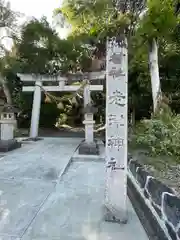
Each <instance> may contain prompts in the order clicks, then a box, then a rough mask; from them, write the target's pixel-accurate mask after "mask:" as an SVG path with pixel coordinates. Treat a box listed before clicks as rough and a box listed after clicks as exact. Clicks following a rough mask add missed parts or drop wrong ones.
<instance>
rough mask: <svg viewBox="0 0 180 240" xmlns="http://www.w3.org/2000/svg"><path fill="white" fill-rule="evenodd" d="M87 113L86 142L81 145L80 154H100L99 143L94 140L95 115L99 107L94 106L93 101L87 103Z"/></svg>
mask: <svg viewBox="0 0 180 240" xmlns="http://www.w3.org/2000/svg"><path fill="white" fill-rule="evenodd" d="M83 112H84V114H85V120H84V121H83V124H84V125H85V142H83V143H82V144H81V145H80V147H79V154H83V155H98V154H99V148H98V145H97V143H96V142H95V141H94V123H95V121H94V119H93V116H94V114H95V113H97V108H95V107H94V106H92V104H91V103H89V104H87V105H86V106H85V108H84V110H83Z"/></svg>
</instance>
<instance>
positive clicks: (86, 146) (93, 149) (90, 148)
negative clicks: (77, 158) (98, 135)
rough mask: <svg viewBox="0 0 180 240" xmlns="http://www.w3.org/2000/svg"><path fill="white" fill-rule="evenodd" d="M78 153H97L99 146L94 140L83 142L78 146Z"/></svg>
mask: <svg viewBox="0 0 180 240" xmlns="http://www.w3.org/2000/svg"><path fill="white" fill-rule="evenodd" d="M79 154H80V155H99V146H98V144H97V143H96V142H92V143H87V142H83V143H81V144H80V146H79Z"/></svg>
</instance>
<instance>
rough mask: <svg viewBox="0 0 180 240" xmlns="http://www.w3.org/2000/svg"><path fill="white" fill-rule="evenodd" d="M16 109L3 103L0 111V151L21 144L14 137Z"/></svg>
mask: <svg viewBox="0 0 180 240" xmlns="http://www.w3.org/2000/svg"><path fill="white" fill-rule="evenodd" d="M15 113H16V109H15V108H14V107H12V106H9V105H5V106H4V108H3V109H2V111H1V116H0V125H1V139H0V151H1V152H7V151H11V150H13V149H16V148H18V147H20V146H21V144H20V143H19V142H17V140H15V139H14V130H15V128H16V124H17V122H16V119H15Z"/></svg>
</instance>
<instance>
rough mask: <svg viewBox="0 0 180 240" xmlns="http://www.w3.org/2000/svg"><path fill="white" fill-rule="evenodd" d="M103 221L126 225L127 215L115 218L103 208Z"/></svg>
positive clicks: (109, 211)
mask: <svg viewBox="0 0 180 240" xmlns="http://www.w3.org/2000/svg"><path fill="white" fill-rule="evenodd" d="M104 220H105V221H106V222H113V223H120V224H126V223H127V215H126V214H124V216H122V218H117V217H115V214H113V213H112V212H111V210H109V209H108V208H107V207H106V206H104Z"/></svg>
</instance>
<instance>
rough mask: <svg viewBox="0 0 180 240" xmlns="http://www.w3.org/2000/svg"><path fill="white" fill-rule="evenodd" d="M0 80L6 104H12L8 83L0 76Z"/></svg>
mask: <svg viewBox="0 0 180 240" xmlns="http://www.w3.org/2000/svg"><path fill="white" fill-rule="evenodd" d="M0 82H1V84H2V87H3V91H4V94H5V97H6V102H7V104H8V105H12V97H11V93H10V90H9V88H8V85H7V83H6V80H5V79H3V77H0Z"/></svg>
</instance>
